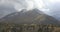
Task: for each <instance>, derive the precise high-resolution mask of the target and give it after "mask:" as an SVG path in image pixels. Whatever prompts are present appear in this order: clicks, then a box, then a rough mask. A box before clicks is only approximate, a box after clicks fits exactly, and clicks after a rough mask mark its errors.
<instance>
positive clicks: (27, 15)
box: [0, 9, 59, 24]
mask: <svg viewBox="0 0 60 32" xmlns="http://www.w3.org/2000/svg"><path fill="white" fill-rule="evenodd" d="M0 22H2V23H16V24H32V23H33V24H59V21H58V20H56V19H55V18H53V17H51V16H48V15H46V14H45V13H43V12H41V11H39V10H38V9H33V10H30V11H27V12H24V10H22V11H21V12H15V13H11V14H9V15H7V16H5V17H3V18H2V19H0Z"/></svg>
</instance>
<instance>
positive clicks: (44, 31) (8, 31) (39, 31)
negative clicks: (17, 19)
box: [0, 23, 60, 32]
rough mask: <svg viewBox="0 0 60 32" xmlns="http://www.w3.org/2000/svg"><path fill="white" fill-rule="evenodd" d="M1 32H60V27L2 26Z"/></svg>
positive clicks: (34, 25)
mask: <svg viewBox="0 0 60 32" xmlns="http://www.w3.org/2000/svg"><path fill="white" fill-rule="evenodd" d="M0 32H60V26H59V25H52V24H50V25H42V24H41V25H38V24H8V23H4V24H0Z"/></svg>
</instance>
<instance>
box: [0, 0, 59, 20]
mask: <svg viewBox="0 0 60 32" xmlns="http://www.w3.org/2000/svg"><path fill="white" fill-rule="evenodd" d="M34 8H38V9H39V10H41V11H43V12H45V13H46V14H48V15H50V16H54V17H56V18H57V19H60V0H0V18H1V17H4V16H5V15H8V14H10V13H13V12H19V11H21V10H22V9H27V10H28V11H29V10H31V9H34Z"/></svg>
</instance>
